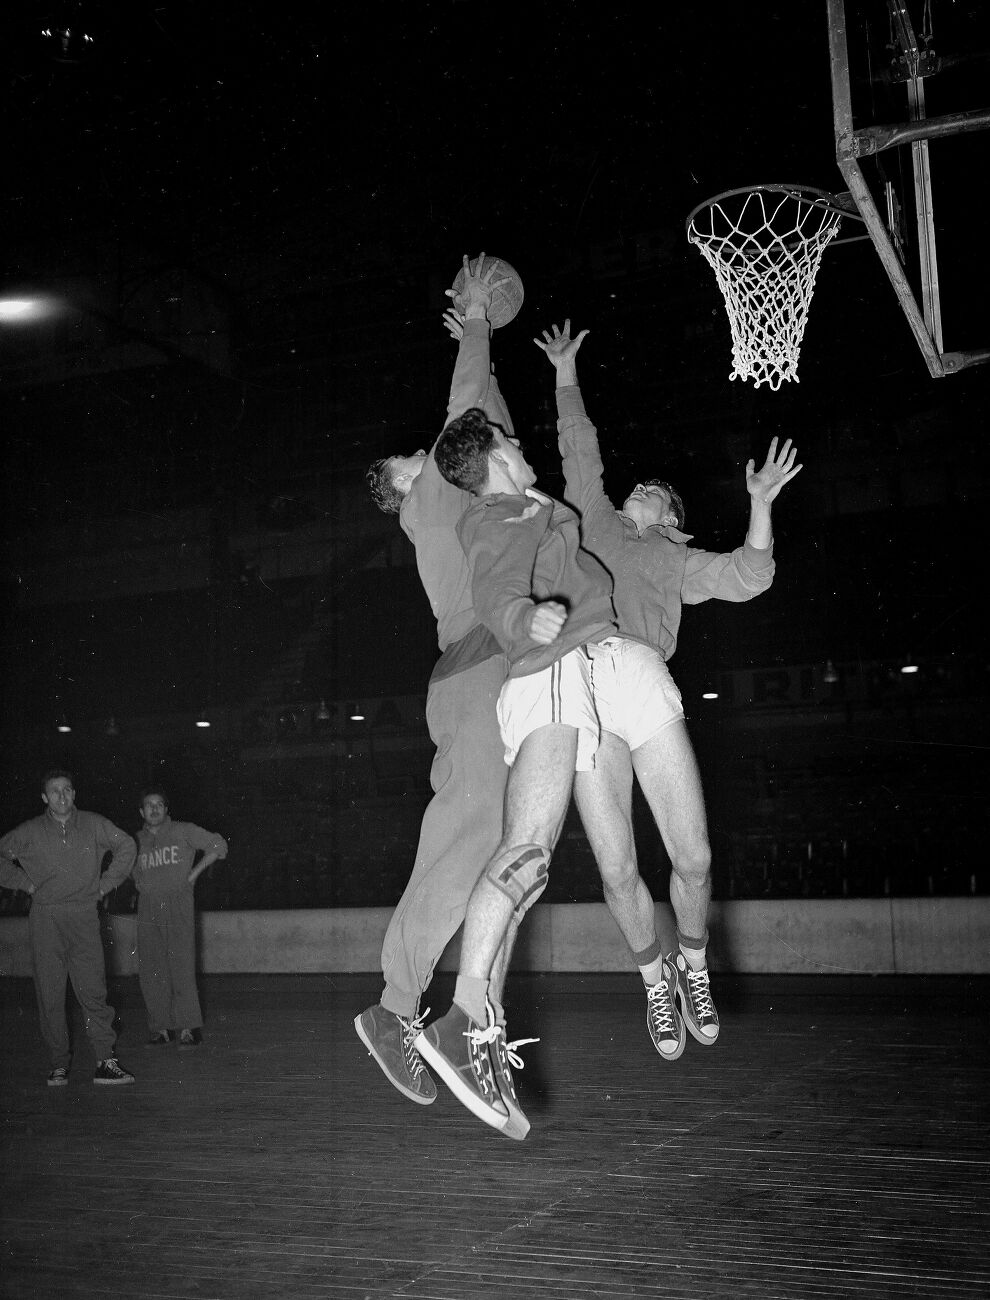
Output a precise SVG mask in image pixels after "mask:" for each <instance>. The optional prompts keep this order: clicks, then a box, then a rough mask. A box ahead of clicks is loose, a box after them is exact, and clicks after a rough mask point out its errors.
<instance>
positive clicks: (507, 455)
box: [489, 429, 536, 492]
mask: <svg viewBox="0 0 990 1300" xmlns="http://www.w3.org/2000/svg"><path fill="white" fill-rule="evenodd" d="M494 434H495V441H494V444H493V446H492V449H491V451H490V452H489V455H495V454H496V453H497V454H498V455H500V456H501V458H502V461H503V462H504V464H505V468H506V471H507V473H508V475H509V477H510V478H511V479H512V482H513V483H514V484H515V486H516V488H517V490H518V491H519V492H524V491H525V490H526V488H528V487H532V486H533V484H534V483H535V482H536V475H535V474H534V473H533V469H532V467H531V466H530V464H529V462H528V461H527V460H526V457H525V456H524V455H523V454H522V448H521V447H520V445H519V439H518V438H507V437H506V435H505V434H504V433H503V432H502V430H501V429H495V430H494Z"/></svg>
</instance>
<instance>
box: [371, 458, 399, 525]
mask: <svg viewBox="0 0 990 1300" xmlns="http://www.w3.org/2000/svg"><path fill="white" fill-rule="evenodd" d="M394 460H395V457H394V456H385V457H384V458H383V459H382V460H376V461H373V462H372V463H371V464H370V465H369V466H368V470H367V473H366V474H365V476H364V478H365V482H366V483H367V484H368V489H369V491H370V492H371V499H372V501H374V503H375V505H376V506H377V507H378V509H379V510H381V511H382V513H383V514H386V515H397V514H398V513H399V506H401V505H402V493H401V492H400V491H399V489H398V488H397V487H396V486H395V469H394V467H393V464H392V462H393V461H394Z"/></svg>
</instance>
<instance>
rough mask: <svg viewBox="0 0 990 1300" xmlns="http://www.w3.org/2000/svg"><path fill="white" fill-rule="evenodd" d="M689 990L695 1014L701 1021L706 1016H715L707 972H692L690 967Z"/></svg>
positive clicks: (688, 976) (688, 975) (688, 974)
mask: <svg viewBox="0 0 990 1300" xmlns="http://www.w3.org/2000/svg"><path fill="white" fill-rule="evenodd" d="M687 982H688V989H689V990H690V993H691V1005H692V1006H693V1007H694V1014H695V1015H696V1016H697V1017H698V1019H699V1020H701V1019H702V1018H703V1017H704V1016H714V1014H715V1007H714V1005H713V1004H712V994H711V988H710V987H709V983H708V971H707V970H691V968H690V967H688V972H687Z"/></svg>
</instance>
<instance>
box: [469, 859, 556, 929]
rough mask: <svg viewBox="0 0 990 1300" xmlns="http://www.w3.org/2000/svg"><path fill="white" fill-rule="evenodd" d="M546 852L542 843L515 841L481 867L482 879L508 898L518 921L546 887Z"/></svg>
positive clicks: (548, 865) (547, 870) (548, 864)
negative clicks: (483, 875) (517, 842)
mask: <svg viewBox="0 0 990 1300" xmlns="http://www.w3.org/2000/svg"><path fill="white" fill-rule="evenodd" d="M549 874H550V853H549V851H548V850H547V849H545V848H544V847H543V845H542V844H517V845H515V846H514V847H513V848H511V849H506V850H505V852H504V853H500V854H499V855H498V857H497V858H494V859H493V860H492V861H491V862H490V863H489V864H488V866H487V867H486V868H485V879H486V880H490V881H491V883H492V884H493V885H494V886H495V888H496V889H498V890H501V892H502V893H503V894H505V896H506V897H507V898H510V899H511V900H512V905H513V907H514V908H515V913H514V915H515V918H516V920H517V921H521V920H522V918H523V917H524V916H525V915H526V913H527V912H528V911H529V909H530V908H531V907H532V906H533V904H534V903H535V902H536V900H537V899H538V898H539V896H540V895H541V894H542V893H543V891H544V889H546V887H547V881H548V879H549Z"/></svg>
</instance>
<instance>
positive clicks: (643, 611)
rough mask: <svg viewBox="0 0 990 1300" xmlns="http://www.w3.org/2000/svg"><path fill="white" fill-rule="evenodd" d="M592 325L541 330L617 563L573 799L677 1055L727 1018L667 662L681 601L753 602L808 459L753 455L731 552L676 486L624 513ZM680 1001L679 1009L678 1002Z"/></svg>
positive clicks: (662, 1048)
mask: <svg viewBox="0 0 990 1300" xmlns="http://www.w3.org/2000/svg"><path fill="white" fill-rule="evenodd" d="M587 333H588V331H587V330H582V331H581V333H580V334H578V335H577V336H576V337H575V338H574V339H572V338H571V337H570V321H565V323H564V328H563V331H561V330H559V329H558V328H557V326H554V327H553V332H552V334H551V333H549V332H547V331H544V334H543V339H542V340H540V339H534V342H535V343H536V344H537V346H538V347H540V348H542V349H543V351H544V352H545V353H546V355H547V357H548V359H549V360H550V361H551V363H552V364H553V365H554V366H555V367H556V370H557V384H558V389H557V405H558V411H559V412H560V419H559V421H558V425H557V428H558V432H559V446H560V453H561V457H562V460H563V468H564V478H565V483H566V491H565V499H566V500H567V501H568V503H569V504H571V505H572V506H573V507H574V508H575V509H576V510H578V511H579V512H580V515H581V542H582V545H583V546H585V547H586V548H587V549H588V550H589V551H591V553H592V554H593V555H596V556H597V557H598V558H599V559H600V560H601V561H602V563H603V564H604V565H605V567H606V568H607V569H608V570H609V572H610V573H611V574H612V578H613V581H614V604H615V612H616V617H617V620H618V624H619V631H620V633H621V636H619V637H617V638H613V639H610V640H608V641H606V642H604V643H603V644H602V645H600V646H596V647H595V648H594V651H593V654H594V659H593V680H594V686H595V700H596V704H597V706H598V711H599V717H600V719H601V724H602V740H601V744H600V746H599V750H598V754H597V756H596V762H595V767H594V769H593V770H592V771H587V772H579V773H578V774H577V777H576V779H575V784H574V796H575V801H576V803H577V806H578V810H579V812H580V815H581V819H582V822H583V824H584V828H585V832H586V834H587V836H588V840H589V842H590V844H591V846H592V849H593V851H594V853H595V857H596V860H597V862H598V867H599V870H600V872H601V875H602V880H603V883H604V889H605V897H606V900H607V901H608V903H609V908H610V910H611V912H612V914H613V916H614V917H615V918H616V920H617V922H618V924H619V926H620V928H621V930H622V932H623V934H624V935H625V938H626V941H627V943H628V944H629V946H630V949H631V950H632V953H633V957H634V960H635V961H636V963H637V965H638V966H639V968H640V971H641V973H642V976H643V980H644V982H645V984H646V987H647V1026H648V1028H649V1031H650V1034H651V1037H652V1038H653V1041H654V1044H655V1046H656V1048H657V1050H658V1052H659V1053H660V1055H661V1056H662V1057H663V1058H664V1059H666V1060H676V1059H677V1058H678V1057H679V1056H680V1055H681V1053H682V1052H683V1050H684V1043H685V1024H686V1026H687V1029H688V1030H689V1031H690V1032H691V1034H692V1036H693V1037H694V1038H695V1039H696V1040H697V1041H698V1042H699V1043H702V1044H704V1045H706V1046H710V1045H711V1044H713V1043H714V1042H715V1040H716V1038H717V1037H718V1032H719V1020H718V1013H717V1011H716V1009H715V1005H714V1002H713V1000H712V996H711V988H710V982H709V975H708V963H707V953H706V948H707V943H708V925H707V921H708V909H709V902H710V899H711V849H710V847H709V843H708V828H707V821H706V817H705V805H704V796H703V794H702V787H701V778H700V774H699V771H698V764H697V761H696V759H695V755H694V750H693V747H692V745H691V740H690V737H689V736H688V732H687V726H686V724H685V720H684V711H683V707H682V704H681V697H680V692H679V691H678V689H677V687H676V685H675V684H674V681H673V679H672V678H671V675H670V672H669V670H668V668H667V660H668V659H670V657H671V656H672V655H673V653H674V650H675V648H676V645H677V632H678V628H679V626H680V619H681V606H682V604H687V605H695V604H700V603H701V602H702V601H706V600H711V599H715V600H729V601H744V600H751V599H752V598H753V597H754V596H757V595H759V594H760V593H761V592H763V591H766V590H767V588H768V587H769V586H770V584H771V582H772V581H773V574H774V561H773V532H772V528H771V506H772V503H773V501H774V500H775V499H776V497H777V495H778V493H779V492H780V490H781V489H782V488H783V487H784V485H785V484H787V483H789V482H790V481H791V480H792V479H793V478H794V477H795V475H796V474H798V472H799V471H800V469H801V466H800V465H795V463H794V462H795V460H796V457H797V453H796V451H795V450H794V449H793V448H792V446H791V442H790V440H788V441H787V442H785V443H784V445H783V447H782V448H781V449H780V451H779V452H778V449H777V439H776V438H774V439H773V441H772V443H771V444H770V450H769V453H768V455H767V458H766V462H765V463H764V465H763V467H762V469H760V470H759V471H758V472H757V470H756V465H755V462H754V461H752V460H750V461H749V463H748V464H747V466H746V490H747V492H748V493H749V497H750V516H749V527H748V529H747V532H746V537H745V540H744V542H743V545H742V546H741V547H738V548H737V549H736V550H734V551H732V552H731V553H727V554H717V553H715V552H713V551H702V550H697V549H695V548H693V547H690V546H689V545H688V542H689V541H690V540H691V538H690V535H689V534H687V533H684V532H683V531H681V530H682V529H683V526H684V506H683V503H682V501H681V499H680V497H679V496H678V494H677V493H676V492H675V491H674V489H673V488H671V487H670V485H669V484H666V483H661V482H660V481H659V480H657V479H651V480H650V481H649V482H647V483H638V484H636V486H635V488H634V489H633V491H632V492H631V493H630V494H629V496H628V497H627V498H626V500H625V502H624V503H623V506H622V510H621V511H619V510H616V509H615V507H614V506H613V505H612V503H611V501H609V499H608V497H607V496H606V495H605V492H604V488H603V486H602V461H601V455H600V452H599V447H598V436H597V433H596V431H595V427H594V425H593V424H592V423H591V421H590V420H589V419H588V417H587V415H586V413H585V409H584V403H583V399H582V396H581V391H580V389H579V388H578V387H577V378H576V369H575V358H576V355H577V352H578V349H579V348H580V346H581V343H582V342H583V340H584V338H585V337H586V335H587ZM633 774H635V776H636V779H637V780H638V781H639V784H640V787H641V788H642V790H643V793H644V795H645V797H646V800H647V802H648V804H649V806H650V810H651V811H652V813H653V817H654V819H655V821H656V824H657V828H658V830H659V831H660V835H661V838H662V840H663V843H664V846H665V848H666V849H667V853H668V855H669V857H670V861H671V876H670V901H671V904H672V907H673V911H674V915H675V918H676V921H677V951H676V952H669V951H668V952H667V954H666V955H664V954H663V952H662V951H661V943H660V940H659V939H658V938H657V935H656V931H655V924H654V923H655V908H654V906H653V899H652V897H651V895H650V892H649V890H648V888H647V886H646V884H645V882H644V881H643V879H642V877H641V876H640V874H639V870H638V867H637V863H636V849H635V844H634V842H633V829H632V781H633ZM678 1003H679V1004H680V1012H678V1005H677V1004H678Z"/></svg>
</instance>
